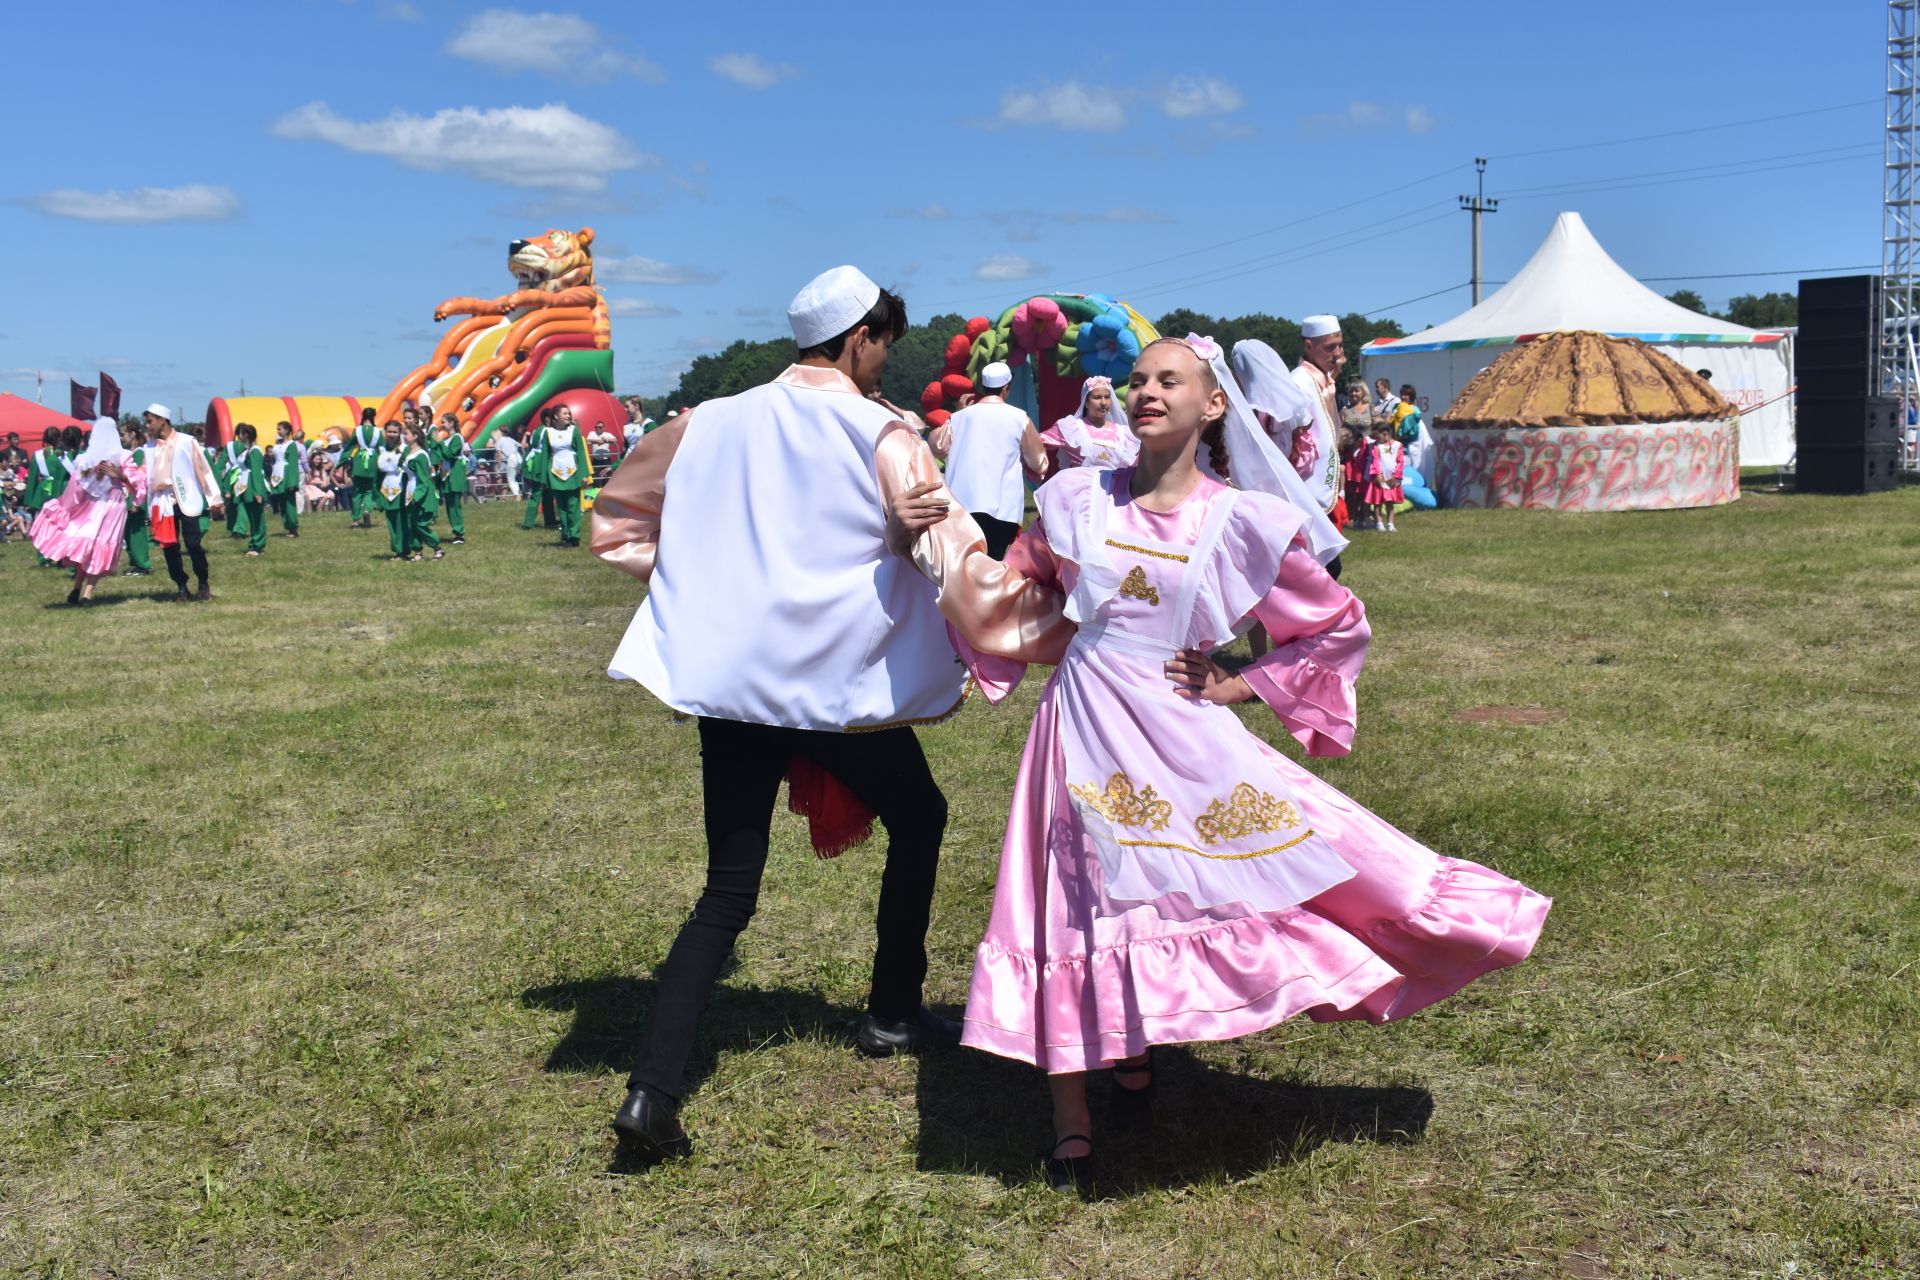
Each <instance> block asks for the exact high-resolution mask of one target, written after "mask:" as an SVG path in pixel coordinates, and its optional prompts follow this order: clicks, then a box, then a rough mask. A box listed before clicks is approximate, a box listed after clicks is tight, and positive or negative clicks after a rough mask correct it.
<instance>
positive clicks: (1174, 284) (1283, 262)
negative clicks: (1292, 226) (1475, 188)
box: [1127, 209, 1459, 298]
mask: <svg viewBox="0 0 1920 1280" xmlns="http://www.w3.org/2000/svg"><path fill="white" fill-rule="evenodd" d="M1457 212H1459V211H1458V210H1457V209H1448V210H1447V211H1446V212H1445V213H1437V214H1435V215H1433V216H1432V217H1430V218H1422V219H1421V220H1420V221H1418V222H1410V223H1408V224H1407V225H1406V226H1404V227H1394V228H1393V229H1392V230H1389V231H1381V232H1376V233H1375V234H1373V235H1370V236H1362V237H1360V238H1359V239H1358V240H1348V241H1346V242H1345V243H1343V244H1334V245H1328V246H1327V247H1326V248H1324V249H1315V250H1314V251H1313V252H1311V253H1300V254H1294V255H1292V256H1291V257H1283V258H1281V259H1280V260H1279V261H1277V262H1268V263H1265V264H1264V265H1260V266H1252V267H1251V270H1249V269H1248V267H1249V265H1250V264H1247V263H1241V264H1236V265H1234V266H1230V267H1226V268H1222V269H1220V270H1217V271H1213V272H1210V273H1208V274H1206V275H1201V276H1195V277H1192V278H1190V279H1186V280H1169V281H1167V282H1166V283H1164V284H1160V285H1155V286H1153V287H1151V288H1147V289H1130V290H1128V291H1127V292H1128V296H1129V298H1140V297H1146V296H1148V295H1150V294H1155V293H1165V292H1166V291H1167V290H1168V289H1184V288H1189V287H1192V286H1194V285H1200V284H1213V283H1216V282H1217V281H1220V280H1224V279H1227V278H1229V277H1231V276H1235V275H1251V274H1253V273H1254V272H1259V271H1271V270H1272V269H1273V268H1275V267H1284V266H1288V265H1290V264H1292V263H1295V262H1305V261H1306V260H1307V259H1308V258H1318V257H1321V256H1323V255H1325V254H1329V253H1338V252H1340V251H1341V250H1342V249H1352V248H1357V247H1358V246H1360V245H1363V244H1366V243H1368V242H1370V241H1373V240H1380V239H1384V238H1385V237H1387V236H1397V235H1400V234H1401V233H1402V232H1407V231H1412V230H1413V229H1414V228H1415V227H1424V226H1426V225H1427V224H1428V223H1430V222H1439V221H1441V220H1443V219H1446V218H1451V217H1453V215H1454V214H1455V213H1457ZM1402 216H1403V217H1404V216H1405V215H1404V214H1403V215H1402ZM1255 261H1256V262H1257V261H1258V259H1256V260H1255Z"/></svg>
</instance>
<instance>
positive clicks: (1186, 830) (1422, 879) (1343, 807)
mask: <svg viewBox="0 0 1920 1280" xmlns="http://www.w3.org/2000/svg"><path fill="white" fill-rule="evenodd" d="M1230 410H1231V412H1230ZM1127 411H1128V415H1127V416H1128V422H1129V423H1130V424H1131V426H1132V429H1133V431H1134V433H1135V434H1136V435H1137V436H1138V437H1139V439H1140V446H1141V453H1140V460H1139V463H1138V465H1137V466H1135V467H1132V468H1126V469H1122V470H1118V471H1110V472H1102V471H1095V470H1092V469H1089V468H1076V469H1074V470H1071V471H1067V472H1064V473H1062V474H1061V475H1060V476H1059V477H1058V478H1057V479H1055V480H1053V481H1051V482H1050V483H1048V484H1046V485H1044V486H1043V487H1042V488H1041V489H1040V492H1039V495H1038V503H1039V508H1040V515H1039V519H1038V520H1036V521H1035V522H1034V524H1032V525H1031V526H1029V528H1028V529H1027V530H1026V531H1025V532H1024V533H1023V534H1022V535H1021V537H1020V539H1019V540H1018V541H1017V542H1016V543H1015V544H1014V546H1013V547H1012V548H1011V549H1010V550H1009V552H1008V554H1007V560H1006V564H1005V567H1004V569H1001V570H999V575H1000V576H999V577H997V578H996V576H995V568H994V567H993V566H989V565H987V564H986V562H985V561H984V550H983V549H982V548H981V547H980V544H979V543H977V542H976V543H974V544H973V545H972V546H971V547H970V548H969V549H968V550H967V551H965V552H963V553H961V554H958V555H954V554H951V548H950V547H949V543H948V541H943V540H942V539H940V538H929V537H924V536H922V534H923V531H924V530H925V529H927V528H928V527H929V526H930V525H932V524H934V523H937V522H938V521H939V520H941V519H943V518H944V517H945V512H946V509H947V503H946V502H945V500H944V497H943V496H942V495H940V494H939V493H938V492H937V487H936V486H934V485H931V484H921V485H917V486H915V487H914V488H912V489H908V490H906V491H905V492H904V493H903V494H902V495H901V496H900V497H899V498H898V499H896V501H895V503H894V504H893V520H894V525H895V526H896V528H895V529H894V531H893V533H892V536H893V538H894V545H896V546H904V547H907V548H908V549H909V551H910V552H911V553H912V554H913V556H914V557H915V560H916V562H917V563H919V564H920V565H921V566H922V567H923V569H924V570H925V571H926V572H927V573H928V574H929V576H932V577H934V578H935V579H936V580H937V581H939V582H940V583H941V584H942V594H941V610H942V612H943V613H945V614H946V616H947V617H948V619H949V622H950V624H951V625H952V627H953V628H954V635H955V641H956V648H957V649H959V651H960V653H961V656H962V657H963V658H964V659H965V660H966V662H967V664H968V666H969V668H970V669H971V670H972V672H973V673H974V675H975V677H976V678H977V679H978V680H979V682H980V685H981V688H982V690H983V692H985V693H986V694H987V696H988V697H989V699H990V700H993V701H998V700H999V699H1000V698H1002V697H1004V696H1005V695H1006V693H1007V692H1008V691H1009V690H1010V689H1011V688H1012V687H1013V686H1014V684H1016V683H1017V682H1018V680H1019V678H1020V675H1021V673H1022V672H1023V671H1024V666H1023V665H1022V664H1023V663H1024V662H1025V661H1028V660H1041V661H1057V662H1058V668H1057V669H1056V671H1055V672H1054V675H1053V678H1052V679H1051V680H1050V681H1049V682H1048V684H1047V687H1046V690H1045V692H1044V693H1043V694H1042V695H1041V698H1040V704H1039V708H1038V711H1037V713H1036V715H1035V718H1034V724H1033V730H1032V733H1031V734H1030V736H1029V737H1028V740H1027V747H1026V752H1025V754H1024V756H1023V757H1022V760H1021V764H1020V774H1019V778H1018V780H1017V782H1016V783H1015V788H1014V796H1013V812H1012V815H1011V817H1010V818H1009V820H1008V825H1007V835H1006V841H1005V844H1004V846H1003V848H1002V852H1001V862H1000V875H999V880H998V882H997V884H996V887H995V890H994V903H993V913H992V917H991V920H990V922H989V924H988V927H987V934H986V938H985V940H984V941H982V942H981V944H980V947H979V950H978V952H977V954H976V958H975V964H974V974H973V984H972V989H971V991H970V993H969V995H968V999H967V1019H966V1030H965V1034H964V1036H963V1041H964V1043H967V1044H970V1045H973V1046H974V1047H976V1048H980V1049H985V1050H987V1051H989V1052H992V1053H998V1054H1001V1055H1003V1056H1006V1057H1010V1058H1017V1059H1019V1060H1021V1061H1023V1062H1031V1063H1034V1064H1035V1065H1037V1066H1039V1067H1040V1068H1041V1069H1042V1070H1044V1071H1046V1072H1047V1073H1048V1076H1049V1083H1050V1084H1051V1086H1052V1092H1053V1113H1054V1138H1055V1145H1054V1147H1053V1149H1052V1152H1051V1155H1050V1156H1049V1157H1048V1159H1047V1162H1046V1169H1047V1179H1048V1183H1049V1185H1051V1186H1053V1187H1054V1188H1056V1189H1060V1190H1066V1189H1070V1188H1073V1187H1075V1186H1080V1185H1084V1184H1085V1183H1086V1182H1087V1180H1088V1179H1089V1178H1090V1177H1091V1175H1092V1151H1093V1146H1092V1138H1091V1135H1092V1132H1093V1126H1092V1118H1091V1114H1090V1111H1089V1107H1088V1103H1087V1089H1086V1073H1087V1072H1088V1071H1090V1070H1093V1069H1095V1068H1100V1067H1109V1068H1111V1069H1112V1073H1113V1077H1114V1090H1113V1094H1112V1099H1113V1106H1114V1109H1115V1110H1116V1112H1118V1113H1120V1114H1128V1113H1132V1114H1135V1115H1137V1114H1139V1113H1140V1112H1141V1111H1142V1110H1143V1109H1144V1108H1145V1107H1146V1105H1147V1103H1148V1099H1149V1097H1150V1096H1151V1090H1152V1084H1153V1070H1152V1058H1151V1056H1150V1051H1151V1049H1152V1047H1153V1046H1154V1045H1156V1044H1170V1043H1175V1042H1180V1041H1195V1040H1224V1039H1231V1038H1234V1037H1237V1036H1244V1035H1248V1034H1251V1033H1253V1032H1256V1031H1260V1030H1262V1029H1264V1028H1267V1027H1271V1026H1273V1025H1275V1024H1276V1023H1279V1022H1282V1021H1284V1020H1285V1019H1288V1018H1291V1017H1294V1016H1295V1015H1297V1014H1301V1013H1306V1014H1308V1015H1310V1016H1312V1017H1314V1018H1316V1019H1321V1020H1335V1019H1366V1020H1369V1021H1373V1022H1386V1021H1391V1020H1394V1019H1397V1018H1402V1017H1405V1016H1407V1015H1408V1014H1410V1013H1413V1012H1414V1011H1415V1010H1418V1009H1421V1008H1424V1007H1425V1006H1427V1005H1429V1004H1432V1003H1434V1002H1435V1001H1437V1000H1440V999H1443V998H1444V997H1446V996H1448V995H1450V994H1452V993H1453V992H1455V991H1457V990H1459V989H1460V988H1461V987H1462V986H1464V985H1466V984H1467V983H1468V982H1470V981H1471V980H1473V979H1474V978H1476V977H1478V976H1480V975H1481V974H1484V973H1488V972H1490V971H1492V970H1495V969H1499V968H1503V967H1505V966H1507V965H1511V964H1515V963H1517V962H1519V961H1520V960H1521V959H1523V958H1524V957H1525V956H1526V955H1527V953H1528V952H1529V951H1530V950H1532V948H1533V944H1534V941H1535V939H1536V938H1537V937H1538V936H1539V932H1540V928H1541V925H1542V923H1543V922H1544V920H1545V918H1546V914H1547V909H1548V907H1549V905H1550V903H1549V902H1548V900H1547V899H1546V898H1544V897H1542V896H1541V895H1539V894H1537V893H1535V892H1533V891H1532V890H1530V889H1528V888H1527V887H1526V886H1524V885H1522V884H1519V883H1517V882H1515V881H1513V880H1510V879H1508V878H1507V877H1505V876H1502V875H1500V874H1499V873H1497V872H1495V871H1491V870H1489V869H1488V868H1486V867H1483V866H1480V865H1478V864H1476V863H1472V862H1468V861H1466V860H1464V859H1459V858H1451V857H1445V856H1442V855H1440V854H1437V853H1434V852H1433V851H1432V850H1429V849H1427V848H1426V847H1425V846H1423V845H1421V844H1419V843H1418V842H1417V841H1415V840H1413V839H1411V838H1410V837H1408V836H1406V835H1404V834H1402V833H1401V832H1399V831H1396V830H1395V829H1394V828H1393V827H1391V826H1389V825H1388V824H1387V823H1386V822H1384V821H1382V820H1381V819H1380V818H1378V817H1376V816H1374V815H1373V814H1372V813H1370V812H1368V811H1367V810H1366V809H1364V808H1362V807H1361V806H1360V805H1358V804H1356V803H1355V802H1354V801H1352V800H1351V799H1349V798H1348V797H1346V796H1344V795H1342V794H1341V793H1340V792H1339V791H1337V790H1335V789H1334V788H1333V787H1331V786H1329V785H1328V784H1326V783H1325V782H1322V781H1321V780H1320V779H1318V778H1316V777H1315V776H1314V775H1312V774H1310V773H1308V772H1307V771H1306V770H1304V769H1302V768H1300V767H1299V766H1298V765H1295V764H1294V763H1292V762H1291V761H1290V760H1288V759H1287V758H1285V757H1284V756H1282V755H1280V754H1279V753H1278V752H1276V751H1274V750H1273V749H1272V748H1270V747H1269V746H1267V744H1266V743H1265V742H1263V741H1261V740H1260V739H1259V738H1257V737H1255V736H1254V735H1253V734H1251V733H1249V732H1248V731H1247V730H1246V729H1245V727H1244V726H1242V724H1241V723H1240V721H1239V719H1238V718H1237V717H1236V716H1235V715H1234V713H1233V712H1232V711H1231V710H1229V709H1228V707H1229V704H1231V703H1235V702H1244V701H1246V700H1248V699H1250V698H1255V697H1257V698H1260V699H1261V700H1262V701H1264V702H1266V704H1267V705H1268V706H1269V707H1270V708H1272V709H1273V711H1274V714H1275V715H1276V716H1277V717H1278V718H1279V719H1280V722H1281V723H1282V724H1283V725H1285V726H1286V728H1287V729H1288V731H1289V732H1291V733H1292V734H1293V736H1294V737H1295V738H1297V739H1298V740H1299V741H1300V742H1301V744H1302V745H1303V746H1304V747H1305V748H1306V751H1307V754H1309V755H1315V756H1329V755H1342V754H1345V753H1346V752H1347V751H1348V750H1349V749H1350V748H1351V746H1352V742H1353V730H1354V696H1353V680H1354V678H1355V677H1356V676H1357V675H1358V674H1359V671H1360V665H1361V662H1362V660H1363V659H1364V657H1365V654H1366V648H1367V643H1368V639H1369V631H1368V628H1367V622H1366V614H1365V610H1364V609H1362V607H1361V605H1360V602H1359V601H1358V600H1357V599H1355V598H1354V596H1353V594H1352V593H1351V592H1349V591H1347V590H1346V589H1345V588H1343V587H1341V586H1340V585H1339V584H1338V583H1336V582H1334V580H1333V579H1332V578H1331V577H1329V576H1328V574H1327V573H1326V571H1325V570H1324V569H1322V568H1321V566H1320V564H1319V562H1318V561H1316V560H1315V558H1314V557H1313V555H1312V553H1311V552H1310V551H1309V550H1308V548H1307V544H1306V542H1305V541H1304V540H1302V539H1300V538H1298V537H1297V534H1298V533H1299V531H1300V530H1301V528H1302V524H1303V521H1304V517H1303V515H1302V514H1301V512H1300V511H1299V509H1298V508H1296V507H1294V506H1292V505H1291V504H1289V503H1287V502H1285V501H1281V500H1278V499H1275V498H1273V497H1270V496H1269V495H1268V494H1266V493H1261V492H1240V491H1235V490H1233V489H1229V488H1227V487H1226V486H1225V485H1223V484H1221V483H1220V482H1219V481H1217V480H1215V479H1213V478H1211V477H1209V476H1207V475H1205V474H1203V473H1202V472H1201V471H1200V470H1199V469H1198V468H1197V467H1196V465H1195V461H1194V453H1195V446H1196V442H1197V441H1198V439H1199V437H1200V434H1201V432H1202V431H1203V430H1204V429H1205V428H1207V427H1208V426H1209V425H1210V424H1212V423H1215V422H1220V421H1221V420H1222V419H1223V418H1224V419H1225V420H1226V421H1225V427H1226V429H1225V430H1224V431H1223V433H1222V436H1221V439H1222V443H1223V445H1224V447H1225V449H1226V450H1227V452H1228V455H1229V462H1230V464H1231V466H1232V468H1233V470H1234V471H1235V472H1236V473H1237V472H1239V471H1240V470H1242V469H1243V468H1242V467H1241V466H1240V459H1247V460H1248V461H1249V463H1250V465H1251V459H1252V458H1253V457H1254V456H1255V455H1257V454H1258V453H1259V452H1260V449H1259V445H1260V441H1259V440H1258V439H1256V437H1263V436H1264V432H1263V431H1262V430H1261V428H1260V427H1259V425H1258V424H1257V423H1256V421H1255V420H1254V418H1253V413H1252V410H1251V409H1250V408H1249V407H1248V406H1247V405H1246V402H1245V400H1244V399H1242V398H1241V397H1240V394H1239V389H1238V387H1237V386H1236V385H1234V383H1233V380H1232V375H1231V374H1230V373H1228V372H1227V369H1226V364H1225V361H1224V360H1222V359H1221V358H1220V354H1219V349H1218V348H1217V347H1216V346H1214V345H1213V343H1212V342H1211V341H1210V340H1207V339H1200V338H1189V339H1186V340H1174V339H1162V340H1160V341H1158V342H1155V343H1152V344H1150V345H1149V346H1148V347H1147V349H1146V351H1145V352H1143V353H1142V355H1141V357H1140V359H1139V361H1138V363H1137V364H1136V365H1135V367H1134V370H1133V376H1132V379H1131V384H1130V387H1129V392H1128V401H1127ZM929 465H930V464H929ZM1283 465H1284V464H1283ZM1037 589H1044V590H1041V591H1040V594H1041V595H1046V594H1048V593H1051V594H1052V595H1053V597H1054V598H1055V599H1057V600H1059V601H1062V602H1063V603H1064V609H1065V613H1066V616H1067V618H1069V619H1071V620H1072V621H1073V622H1074V623H1076V624H1077V625H1078V632H1077V634H1076V635H1075V636H1074V638H1073V640H1072V642H1071V643H1070V644H1067V645H1065V652H1064V655H1062V654H1061V652H1060V650H1061V645H1060V643H1059V641H1058V639H1057V638H1055V637H1053V635H1052V633H1051V632H1050V631H1049V629H1048V628H1047V627H1045V626H1042V625H1040V624H1039V622H1038V621H1037V620H1038V619H1039V618H1040V617H1041V614H1042V611H1041V610H1039V609H1037V608H1036V605H1037V604H1038V603H1039V602H1038V601H1037V600H1036V598H1035V593H1036V590H1037ZM988 597H997V598H998V599H999V601H1001V604H1000V605H998V606H995V605H993V603H992V601H991V600H989V599H988ZM1255 619H1257V620H1258V621H1260V622H1261V623H1263V624H1264V625H1265V626H1266V628H1267V630H1268V631H1269V632H1270V633H1271V634H1272V636H1273V639H1274V642H1275V645H1276V648H1275V649H1274V650H1273V652H1272V653H1270V654H1268V655H1267V656H1266V657H1265V658H1263V659H1261V660H1259V661H1257V662H1255V663H1253V664H1252V665H1251V666H1248V667H1245V668H1243V669H1242V670H1241V671H1240V672H1239V673H1238V674H1235V673H1233V672H1229V671H1228V670H1227V669H1225V668H1223V667H1221V666H1220V665H1219V664H1218V663H1216V662H1214V661H1213V660H1212V658H1211V657H1209V656H1208V651H1209V650H1210V649H1212V648H1213V647H1215V646H1217V645H1220V644H1224V643H1226V642H1228V641H1229V640H1231V639H1232V638H1233V637H1234V635H1235V634H1237V633H1238V632H1239V631H1240V630H1242V629H1243V628H1244V627H1245V626H1246V625H1247V623H1248V622H1249V621H1250V620H1255Z"/></svg>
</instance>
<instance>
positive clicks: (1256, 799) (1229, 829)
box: [1193, 782, 1300, 844]
mask: <svg viewBox="0 0 1920 1280" xmlns="http://www.w3.org/2000/svg"><path fill="white" fill-rule="evenodd" d="M1299 825H1300V811H1299V810H1298V809H1296V808H1294V805H1293V801H1291V800H1281V799H1279V798H1278V797H1276V796H1273V795H1270V794H1269V793H1267V792H1265V791H1261V790H1258V789H1257V788H1255V786H1254V785H1253V784H1252V783H1251V782H1243V783H1241V784H1240V785H1239V786H1237V787H1235V788H1234V789H1233V795H1232V796H1231V797H1229V798H1228V799H1226V800H1215V801H1214V802H1213V803H1212V804H1210V805H1208V806H1207V811H1206V812H1205V813H1203V814H1201V815H1200V817H1199V819H1198V820H1197V821H1195V823H1194V824H1193V829H1194V830H1195V831H1197V832H1199V834H1200V839H1201V840H1203V841H1205V842H1206V843H1207V844H1220V843H1221V842H1223V841H1226V840H1237V839H1239V838H1240V837H1241V836H1249V835H1252V834H1253V833H1254V832H1256V831H1284V830H1286V829H1287V828H1289V827H1297V826H1299Z"/></svg>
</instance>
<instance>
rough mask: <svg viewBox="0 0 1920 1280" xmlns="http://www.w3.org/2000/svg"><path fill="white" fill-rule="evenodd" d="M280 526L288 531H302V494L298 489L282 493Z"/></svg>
mask: <svg viewBox="0 0 1920 1280" xmlns="http://www.w3.org/2000/svg"><path fill="white" fill-rule="evenodd" d="M280 527H281V528H283V529H285V530H286V531H287V532H288V533H298V532H300V494H299V492H298V491H295V492H292V493H283V494H281V495H280Z"/></svg>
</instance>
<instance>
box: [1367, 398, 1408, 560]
mask: <svg viewBox="0 0 1920 1280" xmlns="http://www.w3.org/2000/svg"><path fill="white" fill-rule="evenodd" d="M1406 467H1407V450H1406V446H1404V445H1402V444H1401V443H1400V442H1399V441H1398V440H1395V439H1394V438H1393V428H1392V427H1390V426H1388V425H1387V424H1386V423H1384V422H1379V423H1375V424H1374V428H1373V442H1372V443H1371V444H1369V445H1368V446H1367V487H1366V492H1365V493H1364V494H1363V495H1362V496H1363V497H1365V499H1366V504H1367V508H1368V510H1370V511H1372V512H1373V518H1374V527H1375V528H1376V529H1384V530H1386V531H1387V532H1388V533H1393V532H1395V529H1394V527H1393V509H1394V508H1395V507H1397V506H1399V505H1400V504H1401V503H1402V502H1405V501H1406V496H1407V495H1406V491H1405V490H1404V489H1402V488H1401V487H1400V486H1401V479H1402V476H1403V475H1404V474H1405V472H1406Z"/></svg>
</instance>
